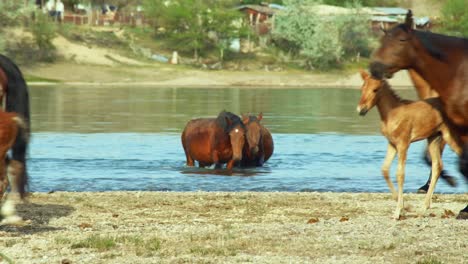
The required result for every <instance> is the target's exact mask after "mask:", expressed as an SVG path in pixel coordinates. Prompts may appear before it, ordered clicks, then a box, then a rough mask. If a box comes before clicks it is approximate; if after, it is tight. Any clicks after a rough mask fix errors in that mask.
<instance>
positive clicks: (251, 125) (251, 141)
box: [242, 113, 263, 156]
mask: <svg viewBox="0 0 468 264" xmlns="http://www.w3.org/2000/svg"><path fill="white" fill-rule="evenodd" d="M262 119H263V114H262V113H260V114H258V116H254V115H242V122H243V123H244V125H245V127H246V128H247V133H246V137H247V144H246V146H247V147H248V151H247V155H249V156H255V155H257V153H258V151H259V150H260V147H261V144H262V125H261V124H260V121H261V120H262Z"/></svg>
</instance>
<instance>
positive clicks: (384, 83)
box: [380, 80, 413, 104]
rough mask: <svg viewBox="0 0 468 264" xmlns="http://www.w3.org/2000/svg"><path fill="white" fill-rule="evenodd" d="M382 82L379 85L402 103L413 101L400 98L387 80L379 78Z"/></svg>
mask: <svg viewBox="0 0 468 264" xmlns="http://www.w3.org/2000/svg"><path fill="white" fill-rule="evenodd" d="M380 81H381V82H382V84H381V86H382V88H385V89H386V90H387V91H389V92H390V94H391V95H392V96H393V97H394V98H395V99H396V100H397V101H398V102H400V103H403V104H408V103H411V102H413V101H411V100H408V99H403V98H401V96H400V95H398V94H397V93H396V91H395V90H394V89H393V88H392V87H391V86H390V84H389V83H388V82H387V80H380Z"/></svg>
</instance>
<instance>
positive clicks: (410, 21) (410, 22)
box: [405, 9, 414, 31]
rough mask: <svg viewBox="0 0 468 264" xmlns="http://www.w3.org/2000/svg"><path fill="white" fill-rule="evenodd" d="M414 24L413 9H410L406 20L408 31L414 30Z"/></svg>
mask: <svg viewBox="0 0 468 264" xmlns="http://www.w3.org/2000/svg"><path fill="white" fill-rule="evenodd" d="M413 24H414V22H413V12H412V11H411V9H408V13H407V14H406V18H405V26H406V28H407V29H408V31H411V30H413Z"/></svg>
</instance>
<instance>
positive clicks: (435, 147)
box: [424, 136, 442, 209]
mask: <svg viewBox="0 0 468 264" xmlns="http://www.w3.org/2000/svg"><path fill="white" fill-rule="evenodd" d="M440 140H441V138H440V136H436V137H431V138H430V139H429V140H428V141H429V153H430V155H431V160H432V171H431V175H432V177H431V183H430V185H429V190H428V191H427V194H426V199H425V201H424V208H425V209H429V208H430V207H431V201H432V194H433V193H434V189H435V186H436V183H437V180H438V178H439V174H440V171H441V170H442V160H441V156H440Z"/></svg>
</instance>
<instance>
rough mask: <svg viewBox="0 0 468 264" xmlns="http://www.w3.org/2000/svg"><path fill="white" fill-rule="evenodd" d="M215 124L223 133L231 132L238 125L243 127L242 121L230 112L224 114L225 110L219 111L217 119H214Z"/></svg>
mask: <svg viewBox="0 0 468 264" xmlns="http://www.w3.org/2000/svg"><path fill="white" fill-rule="evenodd" d="M226 118H227V119H229V120H230V121H231V122H230V124H229V123H228V122H227V120H226ZM216 123H217V124H218V125H219V126H220V127H222V128H223V130H224V131H225V132H229V131H231V130H232V129H233V128H234V127H236V126H238V125H240V126H242V127H244V123H242V120H241V118H240V117H239V116H237V115H235V114H233V113H231V112H226V111H225V110H223V111H221V112H220V113H219V114H218V117H217V118H216Z"/></svg>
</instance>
